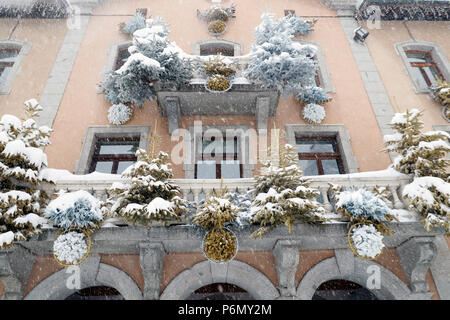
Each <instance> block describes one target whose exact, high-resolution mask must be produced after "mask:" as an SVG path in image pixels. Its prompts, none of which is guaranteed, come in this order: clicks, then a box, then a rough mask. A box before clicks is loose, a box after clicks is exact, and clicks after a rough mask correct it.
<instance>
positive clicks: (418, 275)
mask: <svg viewBox="0 0 450 320" xmlns="http://www.w3.org/2000/svg"><path fill="white" fill-rule="evenodd" d="M433 241H434V238H433V237H413V238H411V239H409V240H408V241H406V242H404V243H403V244H401V245H400V246H399V247H397V253H398V255H399V257H400V263H401V265H402V268H403V271H404V272H405V275H406V278H407V279H408V283H409V287H410V289H411V291H412V293H413V294H423V293H429V287H428V284H427V282H426V279H425V277H426V274H427V271H428V270H429V269H430V266H431V264H432V262H433V261H434V259H435V258H436V245H435V244H434V242H433ZM430 297H431V294H430Z"/></svg>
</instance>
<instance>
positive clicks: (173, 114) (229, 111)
mask: <svg viewBox="0 0 450 320" xmlns="http://www.w3.org/2000/svg"><path fill="white" fill-rule="evenodd" d="M196 57H197V59H198V60H196V61H194V62H193V63H194V66H196V69H197V70H200V69H201V68H200V65H201V64H202V63H203V59H202V58H207V57H208V56H204V57H200V56H196ZM227 59H229V60H231V64H232V65H234V66H235V67H236V69H237V73H236V76H235V77H234V79H233V80H232V81H231V83H232V86H231V88H230V89H229V90H228V91H226V92H220V93H215V92H210V91H208V90H207V89H206V88H205V83H206V76H205V75H204V74H201V72H196V74H194V78H193V79H192V80H191V81H190V83H189V84H186V85H173V84H170V83H156V84H155V90H156V96H157V101H158V108H159V112H160V114H161V115H162V116H164V117H167V118H168V122H169V133H170V134H172V132H173V131H174V130H176V129H177V128H179V123H180V118H181V116H186V115H254V116H255V117H256V122H257V128H258V129H267V120H268V117H269V116H274V115H275V113H276V111H277V106H278V100H279V96H280V95H279V92H278V91H277V90H275V89H267V88H262V87H261V86H260V85H258V84H255V83H250V82H249V81H248V80H246V79H245V78H244V77H243V76H242V71H243V70H245V68H246V66H247V64H248V61H247V59H244V58H233V57H227Z"/></svg>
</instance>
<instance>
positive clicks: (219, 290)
mask: <svg viewBox="0 0 450 320" xmlns="http://www.w3.org/2000/svg"><path fill="white" fill-rule="evenodd" d="M186 300H253V297H252V296H251V295H250V294H249V293H248V292H247V291H245V290H244V289H242V288H240V287H238V286H236V285H233V284H229V283H212V284H209V285H206V286H204V287H201V288H199V289H197V290H195V291H194V292H193V293H191V295H190V296H189V297H187V299H186Z"/></svg>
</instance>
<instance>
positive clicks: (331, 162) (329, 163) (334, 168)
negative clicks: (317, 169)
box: [322, 159, 340, 174]
mask: <svg viewBox="0 0 450 320" xmlns="http://www.w3.org/2000/svg"><path fill="white" fill-rule="evenodd" d="M322 168H323V174H339V173H340V172H339V166H338V162H337V160H336V159H323V160H322Z"/></svg>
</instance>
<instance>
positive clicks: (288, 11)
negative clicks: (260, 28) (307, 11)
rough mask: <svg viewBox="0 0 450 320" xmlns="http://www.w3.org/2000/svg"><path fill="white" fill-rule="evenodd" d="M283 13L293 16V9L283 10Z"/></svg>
mask: <svg viewBox="0 0 450 320" xmlns="http://www.w3.org/2000/svg"><path fill="white" fill-rule="evenodd" d="M284 15H285V16H288V15H291V16H295V10H284Z"/></svg>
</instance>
